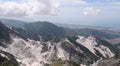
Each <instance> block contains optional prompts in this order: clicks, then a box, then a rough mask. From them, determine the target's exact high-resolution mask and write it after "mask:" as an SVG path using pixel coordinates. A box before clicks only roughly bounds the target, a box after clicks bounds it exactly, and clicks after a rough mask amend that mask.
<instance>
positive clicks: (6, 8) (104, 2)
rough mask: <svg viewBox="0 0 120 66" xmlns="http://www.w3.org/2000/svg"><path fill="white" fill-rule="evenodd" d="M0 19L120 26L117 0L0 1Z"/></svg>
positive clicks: (119, 3) (118, 0)
mask: <svg viewBox="0 0 120 66" xmlns="http://www.w3.org/2000/svg"><path fill="white" fill-rule="evenodd" d="M0 17H1V18H12V19H19V20H26V21H50V22H53V23H65V24H66V23H67V24H80V25H95V26H112V25H120V0H0Z"/></svg>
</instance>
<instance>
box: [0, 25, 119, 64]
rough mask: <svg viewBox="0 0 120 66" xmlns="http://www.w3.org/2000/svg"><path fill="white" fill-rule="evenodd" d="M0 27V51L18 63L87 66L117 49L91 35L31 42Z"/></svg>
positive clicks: (112, 53)
mask: <svg viewBox="0 0 120 66" xmlns="http://www.w3.org/2000/svg"><path fill="white" fill-rule="evenodd" d="M0 27H2V28H0V30H1V31H0V35H1V36H3V37H1V38H0V39H1V40H0V41H1V43H0V50H2V51H4V52H7V53H10V54H12V55H13V56H14V57H15V59H16V60H17V61H18V63H19V64H20V66H54V64H55V65H56V64H59V65H61V64H62V65H63V66H65V65H66V66H69V65H70V64H71V65H73V66H77V65H91V64H93V63H95V62H97V61H98V60H100V59H101V58H110V57H113V56H114V55H115V53H116V52H119V51H118V48H117V47H116V46H113V45H111V44H110V43H108V42H106V41H105V40H101V39H100V38H97V37H95V36H88V37H84V36H80V35H79V36H73V37H71V36H70V37H65V38H59V39H57V38H52V39H51V40H48V41H43V39H42V38H39V41H35V40H32V39H30V38H28V37H27V39H26V38H24V37H23V35H21V34H20V33H19V32H16V31H14V30H12V29H9V28H7V27H6V26H5V25H4V24H2V23H0ZM3 28H5V29H3ZM51 29H52V28H51ZM4 34H7V35H8V36H6V35H4ZM8 38H9V39H8ZM3 40H4V41H3ZM4 46H5V47H4ZM62 65H61V66H62Z"/></svg>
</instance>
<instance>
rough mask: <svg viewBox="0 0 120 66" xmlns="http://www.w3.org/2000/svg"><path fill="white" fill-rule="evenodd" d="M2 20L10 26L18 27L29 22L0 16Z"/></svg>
mask: <svg viewBox="0 0 120 66" xmlns="http://www.w3.org/2000/svg"><path fill="white" fill-rule="evenodd" d="M0 21H1V22H2V23H4V24H5V25H7V26H9V27H12V26H15V27H18V28H22V27H23V26H24V25H25V24H27V22H25V21H20V20H14V19H5V18H0Z"/></svg>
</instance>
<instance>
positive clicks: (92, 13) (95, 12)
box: [83, 7, 101, 16]
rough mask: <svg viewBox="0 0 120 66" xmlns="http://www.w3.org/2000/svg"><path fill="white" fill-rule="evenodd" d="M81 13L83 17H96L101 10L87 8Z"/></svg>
mask: <svg viewBox="0 0 120 66" xmlns="http://www.w3.org/2000/svg"><path fill="white" fill-rule="evenodd" d="M83 13H84V15H88V16H96V15H99V14H100V13H101V9H98V8H93V7H87V8H85V9H84V12H83Z"/></svg>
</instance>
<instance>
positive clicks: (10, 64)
mask: <svg viewBox="0 0 120 66" xmlns="http://www.w3.org/2000/svg"><path fill="white" fill-rule="evenodd" d="M0 66H19V64H18V63H17V62H15V61H10V60H6V61H3V62H0Z"/></svg>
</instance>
